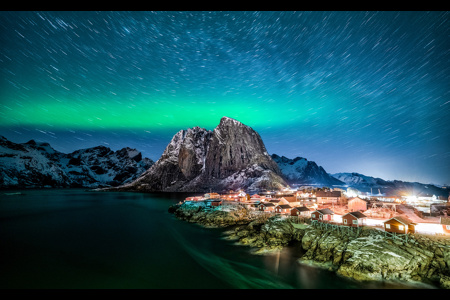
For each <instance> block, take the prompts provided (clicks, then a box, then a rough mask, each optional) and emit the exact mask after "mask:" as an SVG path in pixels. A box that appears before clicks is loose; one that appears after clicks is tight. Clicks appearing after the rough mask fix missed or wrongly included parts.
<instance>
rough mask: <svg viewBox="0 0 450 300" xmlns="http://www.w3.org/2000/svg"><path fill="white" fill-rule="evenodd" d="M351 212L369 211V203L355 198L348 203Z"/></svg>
mask: <svg viewBox="0 0 450 300" xmlns="http://www.w3.org/2000/svg"><path fill="white" fill-rule="evenodd" d="M347 206H348V210H349V211H366V210H367V201H365V200H363V199H361V198H358V197H355V198H351V199H349V200H348V202H347Z"/></svg>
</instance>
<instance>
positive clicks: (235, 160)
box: [127, 117, 285, 191]
mask: <svg viewBox="0 0 450 300" xmlns="http://www.w3.org/2000/svg"><path fill="white" fill-rule="evenodd" d="M280 174H281V172H280V170H279V168H278V166H277V164H276V163H275V162H274V161H273V160H272V158H271V157H270V155H269V154H268V153H267V150H266V147H265V146H264V143H263V141H262V139H261V137H260V136H259V134H258V133H257V132H256V131H254V130H253V129H252V128H251V127H249V126H247V125H244V124H242V123H241V122H239V121H237V120H234V119H232V118H228V117H223V118H221V120H220V123H219V124H218V125H217V127H216V128H215V129H214V130H213V131H209V130H206V129H204V128H200V127H193V128H190V129H187V130H180V131H179V132H177V133H176V134H175V135H174V136H173V138H172V140H171V141H170V143H169V144H168V145H167V147H166V149H165V150H164V152H163V154H162V155H161V158H160V159H159V160H158V161H157V162H156V163H155V164H154V165H153V166H152V167H151V168H150V169H149V170H148V171H147V172H146V173H145V174H143V175H142V176H141V177H140V178H139V179H138V180H136V181H135V182H134V183H132V184H130V185H128V186H127V188H130V189H142V190H149V191H204V190H209V189H216V190H217V189H221V190H226V189H230V188H231V187H233V188H234V189H235V188H239V187H240V188H246V187H248V186H250V185H254V186H258V187H261V185H264V184H265V183H267V182H266V181H268V178H270V179H271V181H274V182H275V186H277V184H278V185H285V182H284V180H283V179H282V178H281V177H280ZM263 177H264V180H263V179H262V178H263ZM258 180H259V181H258ZM264 182H265V183H264ZM278 187H279V186H278Z"/></svg>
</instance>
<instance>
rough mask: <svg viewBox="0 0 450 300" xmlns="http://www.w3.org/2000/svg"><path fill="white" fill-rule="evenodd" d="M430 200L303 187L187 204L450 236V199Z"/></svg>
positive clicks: (394, 231) (395, 232) (197, 198)
mask: <svg viewBox="0 0 450 300" xmlns="http://www.w3.org/2000/svg"><path fill="white" fill-rule="evenodd" d="M428 198H429V199H419V200H422V201H421V202H420V203H421V205H417V203H418V199H417V198H416V199H412V198H411V197H400V198H399V197H385V196H379V195H377V194H370V195H369V196H367V195H364V194H355V193H354V192H353V191H351V190H350V191H349V192H347V191H346V190H344V189H341V188H334V189H333V188H331V189H330V188H326V187H324V188H317V187H303V188H299V189H297V190H286V191H284V192H280V191H278V192H273V191H266V192H262V193H254V194H253V195H250V194H248V193H245V192H244V191H237V192H235V191H229V192H228V193H224V194H219V193H215V192H210V193H206V194H203V195H199V196H191V197H187V198H186V199H185V200H184V203H185V204H187V205H194V206H202V207H204V208H205V209H224V208H226V207H229V206H236V205H237V206H241V207H244V208H246V209H248V210H251V211H259V212H261V213H265V214H269V215H279V216H280V217H283V218H286V219H289V220H291V221H293V222H297V223H298V222H299V221H301V222H313V223H318V224H319V226H325V227H329V228H331V227H332V226H345V227H356V228H360V227H363V226H370V227H373V228H376V229H379V230H383V231H385V232H386V233H387V235H390V236H398V235H399V234H400V235H402V234H403V235H407V234H413V233H416V232H417V233H423V234H431V235H437V236H447V237H449V238H450V196H449V197H448V198H447V199H444V198H440V199H437V198H436V197H428ZM414 200H415V201H414ZM426 203H428V204H426ZM424 205H428V207H430V206H431V207H432V211H434V213H428V214H426V213H423V211H422V210H421V207H420V206H422V207H423V206H424ZM429 211H430V209H429ZM325 224H328V225H325Z"/></svg>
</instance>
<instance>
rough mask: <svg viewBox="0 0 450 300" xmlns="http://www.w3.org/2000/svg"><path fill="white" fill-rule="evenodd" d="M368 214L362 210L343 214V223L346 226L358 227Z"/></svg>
mask: <svg viewBox="0 0 450 300" xmlns="http://www.w3.org/2000/svg"><path fill="white" fill-rule="evenodd" d="M365 218H367V216H366V215H364V214H363V213H362V212H360V211H353V212H349V213H347V214H345V215H343V216H342V224H343V225H344V226H350V227H358V226H361V225H363V223H364V220H365Z"/></svg>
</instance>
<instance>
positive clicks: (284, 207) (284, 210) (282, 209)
mask: <svg viewBox="0 0 450 300" xmlns="http://www.w3.org/2000/svg"><path fill="white" fill-rule="evenodd" d="M291 209H292V206H290V205H288V204H279V205H277V206H275V212H277V213H279V214H289V213H290V212H291Z"/></svg>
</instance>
